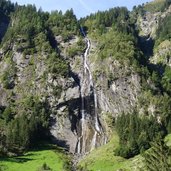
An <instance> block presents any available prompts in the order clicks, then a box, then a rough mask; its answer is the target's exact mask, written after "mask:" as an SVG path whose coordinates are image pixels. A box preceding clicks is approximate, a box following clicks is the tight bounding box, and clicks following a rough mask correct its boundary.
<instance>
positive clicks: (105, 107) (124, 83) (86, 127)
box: [51, 38, 141, 154]
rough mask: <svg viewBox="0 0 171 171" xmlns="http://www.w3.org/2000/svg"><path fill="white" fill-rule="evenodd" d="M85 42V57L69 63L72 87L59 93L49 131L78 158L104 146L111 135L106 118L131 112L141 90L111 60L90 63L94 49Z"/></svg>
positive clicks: (134, 79)
mask: <svg viewBox="0 0 171 171" xmlns="http://www.w3.org/2000/svg"><path fill="white" fill-rule="evenodd" d="M85 41H86V42H87V48H86V49H85V53H84V54H83V55H82V56H75V58H74V59H72V61H70V68H71V71H70V72H71V77H72V79H71V80H72V81H71V82H72V83H71V82H70V87H68V88H65V89H66V91H64V92H62V93H61V97H60V99H59V100H58V103H57V104H58V105H57V115H54V116H53V119H54V122H52V123H53V124H52V127H51V133H52V135H53V136H54V137H56V139H58V140H60V141H59V143H63V145H64V146H67V147H69V149H70V152H72V153H77V154H85V153H87V152H89V151H91V150H93V149H94V148H96V147H98V146H101V145H103V144H105V143H106V142H107V140H108V138H109V136H110V134H109V130H108V126H107V123H106V118H108V117H110V116H111V115H112V117H114V118H115V117H116V116H117V115H118V114H120V113H122V112H130V111H131V110H132V109H133V108H134V107H135V106H136V102H137V101H138V93H139V92H140V88H141V86H140V77H139V76H138V75H137V74H136V73H134V72H133V70H132V69H131V68H128V67H126V66H123V64H121V63H119V62H118V61H116V60H114V59H112V58H107V59H106V60H104V61H103V64H102V63H99V61H97V60H96V61H93V60H92V59H91V58H94V56H95V54H94V53H95V51H96V50H95V49H96V46H95V44H94V43H93V41H92V40H89V39H87V38H86V39H85ZM78 64H79V65H78ZM106 66H109V67H106ZM97 73H98V74H97ZM110 75H111V76H112V77H113V80H112V81H109V76H110ZM110 80H111V79H110ZM71 140H72V141H71Z"/></svg>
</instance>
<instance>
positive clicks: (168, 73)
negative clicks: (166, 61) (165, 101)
mask: <svg viewBox="0 0 171 171" xmlns="http://www.w3.org/2000/svg"><path fill="white" fill-rule="evenodd" d="M161 83H162V86H163V88H164V90H165V91H166V92H168V93H169V94H171V68H170V67H169V66H166V68H165V71H164V74H163V77H162V81H161Z"/></svg>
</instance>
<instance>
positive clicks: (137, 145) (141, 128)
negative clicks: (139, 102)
mask: <svg viewBox="0 0 171 171" xmlns="http://www.w3.org/2000/svg"><path fill="white" fill-rule="evenodd" d="M116 129H117V132H118V135H119V138H120V147H119V148H118V149H116V150H115V153H116V154H117V155H120V156H122V157H124V158H130V157H133V156H135V155H137V154H139V153H140V152H143V151H144V150H146V149H148V148H149V147H150V142H151V141H154V140H155V139H158V137H163V136H164V132H163V130H162V125H160V124H159V123H158V122H157V120H156V119H155V118H154V117H150V118H146V117H143V118H140V117H139V116H138V115H137V114H136V113H133V114H127V115H125V114H122V115H121V116H120V117H118V119H117V121H116Z"/></svg>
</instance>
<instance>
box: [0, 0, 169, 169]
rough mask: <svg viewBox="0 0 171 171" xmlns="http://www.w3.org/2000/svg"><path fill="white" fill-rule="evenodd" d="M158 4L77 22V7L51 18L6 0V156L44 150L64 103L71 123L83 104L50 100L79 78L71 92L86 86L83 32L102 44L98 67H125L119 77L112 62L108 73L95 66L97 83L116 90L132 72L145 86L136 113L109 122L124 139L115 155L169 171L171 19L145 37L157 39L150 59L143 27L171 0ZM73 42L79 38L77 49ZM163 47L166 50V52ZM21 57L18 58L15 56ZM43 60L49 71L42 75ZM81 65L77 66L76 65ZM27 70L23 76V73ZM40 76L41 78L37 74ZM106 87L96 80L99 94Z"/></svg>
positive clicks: (0, 121) (0, 110)
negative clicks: (81, 68) (139, 157)
mask: <svg viewBox="0 0 171 171" xmlns="http://www.w3.org/2000/svg"><path fill="white" fill-rule="evenodd" d="M158 3H159V4H157V2H156V1H154V2H152V3H147V4H143V5H139V6H137V7H136V6H135V7H134V8H133V10H132V11H129V10H128V9H127V8H125V7H116V8H111V9H109V10H107V11H103V12H101V11H99V12H97V13H95V14H91V15H89V16H87V17H85V18H81V19H80V20H78V19H77V18H76V15H75V14H74V12H73V10H72V9H70V10H67V11H66V12H65V13H63V12H62V11H53V12H51V13H48V12H44V11H42V9H36V7H35V6H34V5H27V6H25V5H24V6H20V5H18V4H14V3H11V2H10V1H6V0H0V40H1V43H0V47H1V51H0V62H1V64H2V65H0V66H1V67H2V68H3V69H2V70H1V74H0V98H1V99H2V103H0V156H1V157H4V156H10V155H12V156H13V155H22V154H24V153H25V152H26V151H29V150H30V149H33V148H35V147H36V146H38V144H39V142H42V141H48V143H51V138H50V137H51V134H50V131H49V129H50V123H51V119H52V114H53V113H55V112H54V111H55V109H58V108H60V105H61V106H62V105H63V103H64V104H65V103H66V104H67V105H68V104H69V105H68V106H69V107H70V108H68V109H64V111H65V110H66V111H67V112H68V113H69V114H68V115H69V119H70V118H71V115H72V114H71V113H72V112H71V111H70V109H71V108H74V107H75V106H74V107H73V104H74V105H75V103H78V102H75V101H76V99H72V100H65V102H63V103H62V104H58V105H56V106H53V105H52V103H53V101H54V103H56V101H55V100H53V99H52V100H49V99H50V97H51V96H54V97H55V99H60V97H61V94H62V92H63V91H67V88H66V90H64V89H63V87H64V86H63V85H64V84H67V86H68V85H69V84H71V83H70V82H67V81H63V80H69V79H71V77H72V78H73V79H74V81H75V83H74V84H73V85H71V87H72V88H73V87H76V86H75V85H76V84H79V86H80V84H81V82H80V81H79V77H80V76H79V74H78V75H76V74H75V73H74V72H73V71H72V69H71V68H72V64H73V63H74V62H75V60H76V57H77V56H81V55H83V54H84V51H85V49H86V46H87V45H86V42H85V40H84V35H83V34H82V33H81V31H80V29H83V30H84V31H85V33H86V34H87V35H88V37H89V38H90V40H91V41H92V42H93V43H94V42H95V43H94V44H93V43H92V44H93V45H94V46H95V48H96V51H95V55H94V56H93V55H91V56H92V59H91V60H92V61H93V62H94V61H96V62H97V64H99V66H100V65H101V64H103V63H105V62H106V61H108V60H109V61H110V60H111V61H112V64H113V63H115V62H116V61H117V62H118V63H119V64H120V65H119V67H118V68H119V73H114V72H111V71H109V70H110V68H111V67H113V66H112V64H111V66H109V68H108V67H107V66H105V68H98V67H96V68H95V69H94V73H93V78H94V80H98V79H99V78H103V77H105V79H107V87H108V88H110V87H112V85H113V83H114V82H115V81H116V80H118V79H120V78H121V79H123V78H125V79H128V78H129V77H131V76H132V75H131V74H137V75H138V76H139V78H140V79H139V80H140V81H139V82H140V87H141V88H140V91H139V94H138V96H137V99H136V100H137V101H136V105H135V106H133V105H132V106H131V110H130V111H129V112H125V111H123V112H120V113H118V114H117V115H115V116H116V117H111V118H110V126H109V127H110V129H111V130H112V131H116V132H117V134H118V136H119V147H118V148H117V149H115V150H114V152H113V155H116V156H121V157H123V158H125V159H130V158H133V157H134V156H136V155H139V154H141V155H142V156H143V158H144V163H145V167H146V170H147V171H157V170H159V168H162V171H169V170H170V169H171V166H170V165H171V163H170V158H171V154H170V149H169V147H168V146H167V145H166V144H165V141H164V139H165V137H166V136H167V135H168V134H171V67H170V61H171V56H170V55H171V49H169V45H170V41H171V29H170V28H171V14H170V13H167V14H166V15H165V17H163V18H162V17H161V18H160V19H159V20H158V27H157V28H156V34H155V37H150V35H148V36H147V39H146V40H145V41H146V42H147V41H148V38H149V37H150V38H151V39H152V44H151V45H150V46H148V47H147V48H151V49H150V51H152V54H151V56H149V54H148V55H147V53H146V50H149V49H146V50H145V48H144V47H146V45H144V44H142V38H143V39H144V38H146V36H144V37H143V36H142V35H140V34H139V33H140V32H141V30H140V27H139V26H137V23H138V22H139V20H140V19H139V17H140V18H145V19H144V20H146V17H145V15H146V14H148V13H151V14H154V13H157V12H161V13H162V12H165V11H167V10H168V9H169V7H170V4H171V1H170V0H166V1H164V2H163V1H162V2H158ZM75 37H76V38H75ZM74 38H75V39H76V40H78V41H77V42H76V43H75V44H74V45H73V46H72V43H73V42H72V41H74V40H75V39H74ZM60 39H62V40H60ZM61 42H62V43H61ZM66 44H67V45H66ZM162 45H163V46H164V47H165V51H162V50H163V49H164V48H160V47H162ZM65 46H67V48H66V47H65ZM90 53H91V52H90ZM16 54H17V55H18V56H17V57H18V59H15V55H16ZM20 54H22V58H21V59H19V58H20ZM92 54H93V52H92ZM156 54H160V56H159V57H160V60H158V61H157V62H156V63H152V62H151V61H150V58H152V57H153V56H155V55H156ZM156 56H157V55H156ZM157 57H158V56H157ZM14 59H15V60H14ZM18 60H19V62H20V63H21V64H20V65H21V66H19V67H18V66H17V65H16V63H17V62H18ZM23 60H25V61H27V70H26V71H24V69H23V68H25V67H26V66H25V63H24V64H23V63H22V62H21V61H23ZM16 61H17V62H16ZM41 61H43V62H42V63H41ZM92 61H91V62H92ZM163 61H165V62H163ZM3 62H4V63H3ZM39 63H41V67H42V68H43V69H42V70H43V71H39V70H38V68H37V66H38V64H39ZM22 65H23V66H24V67H23V66H22ZM79 65H80V64H79V61H77V62H76V67H79ZM6 66H7V67H6ZM92 66H93V65H92ZM94 66H95V64H94ZM20 72H21V73H22V74H23V75H22V74H18V73H20ZM39 73H41V74H42V75H40V76H39V77H38V76H37V75H39ZM36 74H37V75H36ZM25 75H26V76H25ZM99 75H102V77H99ZM22 76H23V77H24V79H25V80H26V81H22ZM49 80H53V81H54V80H55V81H56V84H54V85H52V84H50V81H49ZM61 80H62V81H61ZM20 82H21V83H20ZM37 82H38V83H39V84H38V83H37ZM59 82H62V83H61V84H60V83H59ZM36 83H37V85H39V86H37V85H36ZM104 84H105V83H104ZM69 86H70V85H69ZM42 87H43V88H42ZM49 87H50V88H49ZM99 87H100V88H101V85H98V81H97V88H96V89H97V90H98V89H100V88H99ZM133 88H134V87H133ZM133 88H132V89H133ZM49 89H50V90H51V89H52V92H51V91H50V90H49ZM79 89H80V87H79ZM4 94H5V95H4ZM4 96H6V97H5V98H4ZM79 96H80V94H79ZM65 98H66V99H67V97H65ZM125 98H126V97H125ZM4 99H6V100H4ZM74 100H75V101H74ZM4 101H5V102H4ZM70 101H72V105H70ZM110 101H112V100H110ZM74 102H75V103H74ZM115 105H118V104H115ZM149 105H151V106H152V108H153V110H151V108H150V107H149ZM52 106H53V107H52ZM71 106H72V107H71ZM90 107H91V104H90ZM112 107H113V106H112ZM74 110H76V109H74ZM66 111H65V112H66ZM99 111H100V110H99ZM106 113H107V112H106ZM56 115H58V113H57V114H56ZM59 115H60V114H59ZM111 116H113V115H112V113H111ZM64 117H67V115H66V114H65V115H64ZM74 117H75V118H76V117H77V116H74ZM79 119H80V116H78V118H77V119H75V120H76V121H75V120H74V119H73V118H71V119H70V121H71V122H73V123H72V124H71V127H72V128H71V130H72V129H74V128H75V127H78V124H77V125H76V124H75V122H77V120H79ZM73 120H74V121H73ZM62 124H63V125H65V123H62ZM74 124H75V125H76V126H75V125H74ZM73 125H74V126H73ZM112 131H111V132H112ZM111 134H112V133H111ZM0 170H1V169H0Z"/></svg>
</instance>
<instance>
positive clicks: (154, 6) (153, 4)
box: [144, 0, 165, 13]
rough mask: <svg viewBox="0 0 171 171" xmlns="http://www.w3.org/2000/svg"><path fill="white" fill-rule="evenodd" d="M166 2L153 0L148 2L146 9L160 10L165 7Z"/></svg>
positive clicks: (151, 10) (150, 10)
mask: <svg viewBox="0 0 171 171" xmlns="http://www.w3.org/2000/svg"><path fill="white" fill-rule="evenodd" d="M164 2H165V0H154V1H152V2H149V3H147V4H146V5H145V6H144V9H145V10H146V11H149V12H152V13H155V12H159V11H160V10H161V8H162V7H163V4H164Z"/></svg>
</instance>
